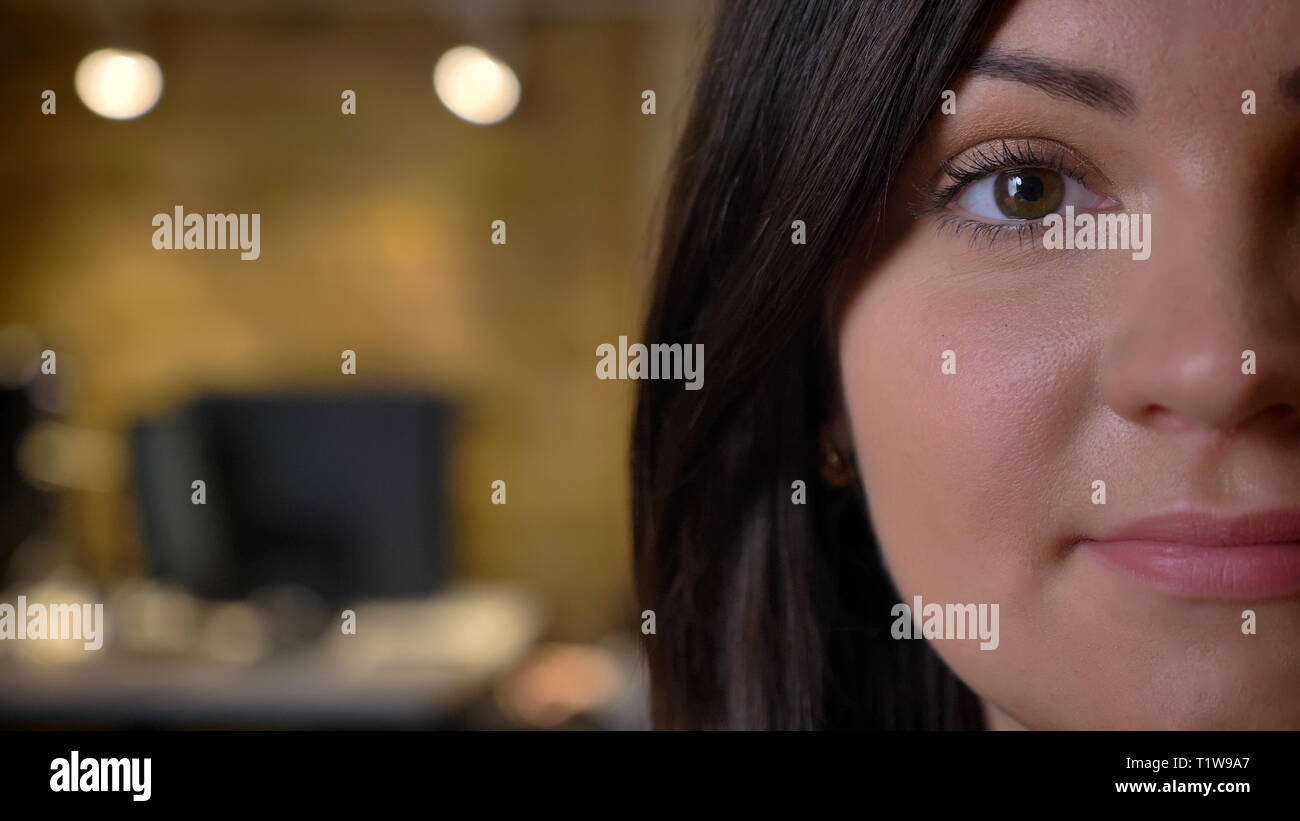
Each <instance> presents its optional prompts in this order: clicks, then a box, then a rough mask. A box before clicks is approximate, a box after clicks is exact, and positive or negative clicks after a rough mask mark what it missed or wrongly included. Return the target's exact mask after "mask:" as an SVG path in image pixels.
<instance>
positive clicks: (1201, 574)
mask: <svg viewBox="0 0 1300 821" xmlns="http://www.w3.org/2000/svg"><path fill="white" fill-rule="evenodd" d="M1079 546H1080V547H1084V548H1087V549H1088V550H1089V551H1090V552H1092V553H1095V554H1097V556H1099V557H1100V558H1101V559H1102V560H1103V561H1104V562H1105V563H1106V564H1108V565H1110V566H1111V567H1112V568H1115V569H1118V570H1119V571H1121V572H1123V573H1125V574H1127V575H1129V576H1131V577H1133V578H1135V579H1137V580H1138V581H1139V582H1141V583H1142V584H1144V585H1146V586H1147V587H1150V588H1153V589H1155V590H1158V591H1160V592H1162V593H1169V594H1172V595H1175V596H1185V597H1187V598H1194V599H1262V598H1278V597H1283V596H1290V595H1294V594H1296V593H1300V542H1289V543H1286V544H1261V545H1225V546H1213V547H1207V546H1205V545H1193V544H1179V543H1177V542H1150V541H1141V540H1132V541H1118V542H1092V541H1083V542H1080V543H1079Z"/></svg>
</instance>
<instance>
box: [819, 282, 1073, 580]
mask: <svg viewBox="0 0 1300 821" xmlns="http://www.w3.org/2000/svg"><path fill="white" fill-rule="evenodd" d="M896 266H898V267H901V268H902V271H898V270H896V269H895V267H894V266H891V267H890V268H887V269H882V270H880V271H878V272H877V273H878V274H879V275H880V276H879V277H878V278H877V279H876V280H874V281H873V282H871V283H869V284H868V285H867V286H866V287H864V288H863V289H861V291H860V292H859V294H858V296H857V298H856V299H855V300H854V302H853V303H852V304H851V305H850V306H849V309H848V312H847V314H846V315H845V318H844V322H843V325H842V328H841V338H840V343H841V351H840V357H841V371H842V379H843V383H844V390H845V400H846V404H847V410H848V414H849V418H850V422H851V426H852V430H853V437H854V446H855V449H856V453H857V458H858V462H859V466H860V468H861V474H862V478H863V482H864V487H865V490H866V494H867V499H868V502H869V504H870V506H871V511H870V512H871V515H872V521H873V523H874V524H875V525H876V528H877V533H878V534H879V536H880V537H881V541H882V543H883V544H885V545H888V546H889V547H890V548H897V550H894V551H891V552H897V553H899V554H900V555H899V556H898V557H897V558H898V559H899V564H900V566H899V570H900V571H902V570H904V567H903V566H902V560H903V558H904V556H903V555H902V554H903V553H904V552H905V553H906V558H907V559H908V560H909V561H911V560H915V561H917V562H918V563H919V562H921V561H925V562H926V563H927V564H929V565H932V567H931V568H930V569H931V570H932V571H933V577H935V578H936V579H937V578H939V577H942V576H943V575H954V576H956V575H959V574H960V573H961V572H962V569H961V568H960V565H962V564H965V563H966V562H967V561H979V562H980V563H981V564H982V565H983V566H984V567H985V569H986V570H987V567H988V563H989V562H994V563H997V564H1001V565H1003V566H1004V567H1005V568H1006V569H1007V570H1008V571H1012V570H1014V569H1015V568H1016V567H1022V566H1024V565H1025V563H1026V562H1030V563H1033V564H1038V563H1041V562H1046V561H1050V560H1051V559H1052V558H1054V552H1055V549H1056V548H1057V547H1058V545H1056V544H1053V543H1052V540H1051V539H1050V538H1047V539H1045V538H1044V536H1045V535H1048V536H1051V535H1059V536H1060V537H1062V538H1064V537H1066V536H1068V535H1069V534H1068V533H1061V534H1044V532H1043V522H1044V520H1045V519H1046V517H1045V516H1044V512H1045V511H1048V510H1051V511H1053V512H1054V513H1059V512H1060V507H1061V505H1062V503H1063V502H1064V503H1066V504H1069V500H1071V499H1073V500H1077V501H1081V502H1083V503H1085V504H1086V503H1087V502H1088V497H1089V493H1090V490H1091V482H1090V478H1089V476H1088V473H1087V470H1086V468H1085V467H1084V466H1085V465H1087V464H1088V459H1087V458H1086V456H1085V454H1083V453H1080V451H1081V450H1082V448H1081V447H1080V442H1081V441H1082V436H1083V433H1084V430H1085V428H1086V427H1087V424H1088V408H1089V407H1090V403H1095V393H1094V391H1093V388H1092V384H1093V380H1092V378H1091V374H1092V369H1091V366H1090V364H1089V363H1090V360H1091V356H1090V349H1091V346H1090V344H1089V342H1088V339H1087V337H1086V336H1084V333H1085V330H1084V329H1085V328H1086V325H1087V323H1085V322H1084V321H1083V320H1082V317H1081V316H1080V315H1079V312H1078V311H1072V310H1068V309H1063V306H1062V304H1061V303H1060V302H1059V301H1058V300H1055V299H1052V298H1049V297H1038V296H1035V295H1034V294H1033V292H1032V290H1031V289H1018V290H1016V291H1013V292H1009V291H1007V290H1006V289H1002V290H992V289H986V290H982V291H981V290H979V289H975V288H971V287H966V288H962V289H960V290H958V289H951V290H945V289H944V288H942V287H940V286H939V285H937V284H935V283H933V282H932V281H928V280H926V279H925V278H917V281H915V282H913V281H909V278H908V277H907V276H906V273H905V272H906V271H907V270H908V269H909V268H910V269H911V270H916V266H915V265H910V266H909V265H908V263H907V262H906V260H900V261H899V262H898V263H896ZM1065 307H1067V308H1068V306H1065ZM945 351H949V352H951V354H950V355H948V356H945V355H944V352H945ZM945 362H947V363H948V364H949V365H950V367H949V368H945V367H944V365H945ZM945 370H955V373H946V372H945ZM1035 539H1036V540H1037V541H1036V543H1030V541H1029V540H1035ZM925 553H930V554H932V555H930V556H929V557H928V558H925V559H922V556H921V555H918V554H925ZM889 558H891V559H892V558H894V557H889ZM940 560H942V561H940ZM945 568H947V570H945ZM918 581H920V580H919V579H918Z"/></svg>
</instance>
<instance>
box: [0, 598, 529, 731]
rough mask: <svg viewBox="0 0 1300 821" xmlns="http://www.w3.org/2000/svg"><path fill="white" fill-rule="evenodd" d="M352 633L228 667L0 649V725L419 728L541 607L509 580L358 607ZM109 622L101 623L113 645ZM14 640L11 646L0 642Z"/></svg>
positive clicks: (514, 639) (459, 695) (467, 690)
mask: <svg viewBox="0 0 1300 821" xmlns="http://www.w3.org/2000/svg"><path fill="white" fill-rule="evenodd" d="M352 609H353V610H354V611H355V612H356V625H357V628H356V629H357V632H356V635H343V634H342V633H341V630H340V628H339V626H338V624H340V623H341V620H340V621H339V622H336V625H335V626H334V627H333V628H332V629H333V630H334V631H335V632H334V633H332V634H330V633H327V634H326V635H325V636H322V637H321V638H320V639H319V640H318V641H317V642H316V643H315V644H313V645H311V646H309V647H308V648H306V649H303V650H300V651H297V652H295V653H292V654H284V655H281V656H276V657H272V658H268V659H266V660H265V661H262V662H259V663H257V664H254V665H250V666H245V667H237V666H232V665H226V664H219V663H216V662H212V661H204V660H197V659H188V658H150V657H147V656H139V655H128V654H122V653H114V652H112V651H111V648H109V647H105V648H104V649H103V650H100V651H96V653H101V654H102V655H92V654H87V656H88V657H87V658H86V659H85V660H84V661H81V662H78V663H70V664H51V663H39V662H34V661H31V660H29V659H27V658H24V657H23V654H22V653H18V652H15V650H14V648H12V647H10V648H6V649H7V652H5V654H4V656H3V657H0V723H4V724H14V723H23V724H28V725H31V724H60V725H116V726H121V725H137V726H140V725H143V726H227V727H228V726H243V727H268V728H270V727H279V728H286V727H322V726H329V727H346V726H353V727H380V726H387V727H411V726H415V727H423V726H429V725H432V724H435V723H436V722H438V721H439V720H441V719H445V718H446V717H447V716H448V715H449V714H451V713H454V712H455V711H456V710H457V709H458V708H460V707H463V706H464V705H465V704H467V703H468V702H469V701H470V700H472V699H473V698H474V697H475V696H476V695H478V694H480V693H482V692H483V691H484V690H485V689H486V688H488V687H489V686H490V685H491V684H492V682H494V681H495V680H496V678H497V677H498V676H500V675H501V674H502V673H503V672H505V671H506V670H507V669H509V668H510V667H511V666H512V665H513V664H515V663H516V662H517V661H518V660H519V659H520V658H521V657H522V656H523V655H524V654H525V653H526V652H527V651H528V650H529V649H530V648H531V647H532V646H533V644H534V643H535V641H536V639H537V637H538V634H539V633H540V631H541V625H542V619H541V615H540V609H539V607H538V606H537V604H536V602H535V601H534V600H533V598H532V597H531V596H529V595H527V594H526V593H525V592H523V591H521V590H519V589H516V588H502V587H470V588H462V589H458V590H451V591H448V592H446V593H442V594H439V595H437V596H434V597H431V598H428V599H421V600H414V601H384V602H371V603H366V604H359V605H357V606H356V607H354V608H352ZM112 629H113V626H112V621H111V617H110V620H109V622H108V636H109V641H110V642H111V641H112ZM5 644H17V642H5Z"/></svg>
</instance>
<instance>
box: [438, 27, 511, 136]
mask: <svg viewBox="0 0 1300 821" xmlns="http://www.w3.org/2000/svg"><path fill="white" fill-rule="evenodd" d="M433 90H434V91H436V92H437V94H438V99H439V100H442V104H443V105H445V106H447V109H448V110H449V111H451V113H452V114H455V115H456V116H457V117H460V118H461V119H462V120H467V121H469V122H471V123H476V124H478V125H491V124H493V123H499V122H501V121H502V120H504V119H505V118H506V117H509V116H510V115H511V114H513V113H514V110H515V107H516V106H517V105H519V78H518V77H516V76H515V73H514V71H513V70H512V69H511V68H510V66H508V65H506V64H505V63H503V62H501V61H500V60H498V59H497V58H495V57H493V56H492V55H491V54H488V53H487V52H486V51H483V50H482V49H480V48H475V47H474V46H457V47H456V48H453V49H451V50H450V51H448V52H447V53H446V54H444V55H442V57H440V58H438V63H437V65H435V66H434V68H433Z"/></svg>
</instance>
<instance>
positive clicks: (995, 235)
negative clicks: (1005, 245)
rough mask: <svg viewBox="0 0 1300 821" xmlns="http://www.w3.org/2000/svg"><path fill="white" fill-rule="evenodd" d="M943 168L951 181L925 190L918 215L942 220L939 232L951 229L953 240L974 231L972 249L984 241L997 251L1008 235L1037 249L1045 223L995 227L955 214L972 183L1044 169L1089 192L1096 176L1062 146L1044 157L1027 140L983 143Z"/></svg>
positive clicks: (1030, 222) (993, 224)
mask: <svg viewBox="0 0 1300 821" xmlns="http://www.w3.org/2000/svg"><path fill="white" fill-rule="evenodd" d="M940 168H941V169H942V170H943V173H944V175H945V176H946V177H947V178H948V179H949V180H950V182H948V183H946V184H938V185H935V186H933V187H928V188H922V189H921V195H922V197H923V201H922V203H921V205H920V207H919V208H918V209H916V211H915V213H916V216H917V218H918V219H919V218H922V217H926V216H933V215H939V216H938V220H937V222H938V224H937V225H936V230H938V231H939V232H940V233H942V232H943V231H944V230H945V229H949V228H950V229H952V232H953V236H961V234H962V232H963V231H969V235H970V244H971V245H972V246H974V245H976V244H977V243H978V242H979V241H980V240H981V239H985V240H987V242H988V245H990V246H991V245H993V244H994V243H995V242H998V241H999V240H1001V239H1003V238H1005V237H1008V236H1010V235H1009V234H1008V233H1007V232H1012V233H1013V234H1014V235H1015V237H1016V239H1017V240H1018V241H1019V244H1020V245H1021V246H1023V245H1024V244H1025V243H1026V242H1029V243H1031V244H1032V243H1033V242H1034V241H1035V240H1036V239H1037V237H1038V234H1039V232H1040V231H1041V229H1042V222H1041V220H1020V221H1017V222H1007V223H991V222H983V221H981V220H976V219H971V218H969V217H964V216H962V215H960V214H956V213H953V212H952V211H951V210H950V209H949V208H948V206H949V204H951V203H952V201H953V200H955V199H957V197H959V196H960V195H961V193H962V192H963V191H965V190H966V188H967V187H968V186H970V185H971V184H973V183H976V182H979V181H980V180H982V179H984V178H986V177H989V176H992V175H993V174H1000V173H1002V172H1003V171H1010V170H1012V169H1017V168H1025V169H1028V168H1044V169H1047V170H1049V171H1055V172H1056V173H1058V174H1061V175H1062V176H1065V177H1069V178H1071V179H1073V180H1074V181H1075V182H1077V183H1079V184H1080V185H1083V186H1085V187H1086V186H1087V178H1088V177H1089V176H1090V175H1089V166H1088V165H1087V164H1086V163H1084V162H1080V161H1076V160H1074V159H1073V158H1072V157H1071V155H1070V152H1069V151H1068V149H1066V148H1065V147H1064V146H1060V145H1058V146H1057V147H1056V149H1055V150H1054V151H1050V152H1044V151H1043V150H1042V149H1041V147H1040V146H1039V145H1038V144H1036V143H1034V142H1033V141H1031V140H1027V139H1019V140H1008V139H1002V140H998V141H995V142H991V143H983V144H981V145H977V146H975V147H974V148H973V149H971V150H968V151H965V152H963V153H961V154H960V155H958V156H957V157H954V158H950V159H947V160H944V161H943V163H942V164H941V165H940Z"/></svg>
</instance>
